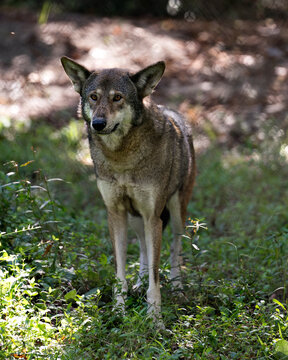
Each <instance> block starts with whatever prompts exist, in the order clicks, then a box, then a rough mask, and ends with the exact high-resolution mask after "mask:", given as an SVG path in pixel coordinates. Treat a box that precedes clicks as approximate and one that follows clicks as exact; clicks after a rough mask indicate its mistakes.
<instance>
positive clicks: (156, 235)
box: [144, 216, 162, 321]
mask: <svg viewBox="0 0 288 360" xmlns="http://www.w3.org/2000/svg"><path fill="white" fill-rule="evenodd" d="M144 229H145V242H146V248H147V257H148V274H149V288H148V291H147V302H148V306H149V308H148V313H149V314H151V315H152V317H153V318H155V319H156V320H159V321H161V320H160V318H161V314H160V312H161V294H160V283H159V264H160V251H161V240H162V221H161V219H160V218H157V217H155V216H153V217H150V218H149V219H144Z"/></svg>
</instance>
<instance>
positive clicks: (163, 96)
mask: <svg viewBox="0 0 288 360" xmlns="http://www.w3.org/2000/svg"><path fill="white" fill-rule="evenodd" d="M0 14H1V15H0V20H1V21H0V34H1V43H0V71H1V80H0V118H1V122H0V124H1V125H0V126H2V128H3V127H4V128H5V127H7V126H9V124H10V123H11V122H12V123H14V122H15V121H16V122H18V123H23V126H30V125H29V124H30V122H31V121H34V120H37V121H39V119H40V118H41V119H42V120H45V122H48V123H50V124H53V125H55V126H56V127H61V126H63V124H67V121H69V120H70V118H71V116H73V117H76V111H75V108H76V105H77V101H78V100H77V94H75V93H74V92H73V90H72V87H71V85H70V83H69V80H68V78H67V76H66V75H65V74H64V72H63V70H62V68H61V66H60V62H59V58H60V57H61V56H63V55H66V56H69V57H71V58H73V59H75V60H77V61H79V62H81V63H82V64H83V65H85V66H87V67H88V68H89V69H97V68H103V67H124V68H127V69H129V70H131V71H134V70H135V71H136V70H138V69H139V68H141V67H144V66H146V65H149V64H150V63H153V62H156V61H158V60H160V59H161V60H165V61H166V64H167V70H166V72H165V76H164V78H163V80H162V82H161V83H160V85H159V86H158V89H157V91H156V93H155V96H154V97H155V99H156V100H157V101H159V102H163V103H166V104H168V105H170V106H171V107H174V108H176V109H180V111H182V112H184V113H185V114H186V115H187V116H188V117H189V118H192V119H193V121H194V122H195V124H197V125H199V126H200V127H199V128H198V131H199V136H197V138H196V141H198V143H199V144H198V145H199V146H200V147H201V148H202V147H206V146H207V145H208V143H209V142H210V140H211V139H212V140H215V139H217V141H219V142H220V143H223V144H225V145H226V146H233V145H235V143H236V144H239V143H243V142H247V141H248V142H249V141H250V140H251V141H258V140H261V139H263V136H264V135H263V126H265V123H266V122H267V120H268V119H271V118H276V117H277V123H278V124H280V123H281V127H286V126H287V116H286V113H287V111H286V107H287V96H288V91H287V87H288V84H287V77H288V73H287V72H288V67H287V66H288V62H287V54H288V29H287V14H288V3H287V1H285V0H215V1H213V2H211V1H207V0H159V1H152V0H146V1H140V0H139V1H138V0H136V1H132V0H123V1H121V2H119V1H116V0H107V1H105V2H104V3H103V1H97V0H94V1H92V0H83V1H75V0H74V1H71V0H69V1H68V0H62V1H49V0H46V1H38V0H28V1H21V0H4V1H2V5H1V8H0ZM203 127H204V128H205V129H204V133H205V134H203ZM195 131H196V130H195Z"/></svg>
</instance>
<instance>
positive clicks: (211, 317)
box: [0, 120, 288, 360]
mask: <svg viewBox="0 0 288 360" xmlns="http://www.w3.org/2000/svg"><path fill="white" fill-rule="evenodd" d="M0 126H1V125H0ZM82 128H83V124H82V122H80V121H76V120H71V122H70V124H69V125H67V126H66V127H65V128H62V129H55V128H52V127H49V126H44V125H43V124H41V122H39V123H38V124H37V122H33V123H32V125H31V126H27V128H25V127H22V128H21V127H20V128H19V127H18V128H15V127H12V126H11V125H9V124H8V125H7V122H6V127H4V125H2V128H1V134H0V185H1V188H0V231H1V235H0V359H5V360H7V359H9V360H10V359H55V360H56V359H67V360H70V359H83V360H84V359H85V360H87V359H91V360H92V359H93V360H94V359H221V360H222V359H229V360H230V359H239V360H240V359H275V358H279V359H285V358H286V357H287V356H288V351H287V345H288V343H287V341H286V340H287V337H288V317H287V296H286V294H285V289H284V290H283V291H282V292H281V291H280V290H279V291H278V292H277V293H274V291H275V289H277V288H279V287H284V288H285V286H286V282H287V255H288V221H287V208H288V188H287V177H288V167H287V162H288V158H287V157H288V156H287V152H286V146H287V145H286V144H287V143H288V139H287V138H286V137H285V135H284V133H283V132H281V131H280V132H279V131H278V132H277V131H276V130H277V129H275V126H274V125H273V126H271V127H270V128H267V130H266V131H265V134H266V135H265V139H264V140H263V141H262V143H261V144H259V143H257V142H256V141H255V142H253V141H252V140H251V141H249V143H248V141H247V144H245V145H242V146H241V147H240V146H238V147H235V148H233V149H232V150H231V149H230V150H229V149H226V148H223V146H222V147H220V146H219V145H217V143H214V144H212V145H211V148H210V149H207V151H205V152H203V153H202V154H198V176H197V184H196V187H195V191H194V196H193V201H191V203H190V205H189V216H190V218H191V219H192V220H191V221H190V223H189V224H190V225H191V224H192V225H193V224H194V225H195V221H197V219H200V220H199V221H200V222H204V223H206V226H207V230H206V229H203V228H200V229H199V231H197V232H196V233H194V232H193V228H191V227H187V232H186V234H184V235H186V236H185V237H183V253H184V260H185V262H184V266H183V279H184V284H185V297H181V298H178V297H177V294H176V295H173V296H171V284H170V282H169V277H168V273H169V261H168V260H169V243H170V240H171V232H170V230H169V228H168V231H166V232H165V234H164V239H163V247H162V262H161V273H160V276H161V283H162V289H161V291H162V302H163V306H162V308H163V319H164V323H165V325H166V331H158V330H157V329H156V328H155V327H154V324H153V323H152V322H151V321H150V320H149V319H147V318H146V304H145V293H144V292H143V293H142V294H140V295H136V294H134V293H133V292H132V291H130V292H129V293H128V299H127V313H126V315H125V316H123V315H119V314H117V313H115V312H113V298H112V287H113V282H114V267H113V257H112V247H111V244H110V240H109V235H108V230H107V223H106V214H105V209H104V207H103V203H102V201H101V199H100V196H99V193H98V191H97V188H96V185H95V178H94V174H93V168H92V166H91V165H89V164H88V165H87V161H86V160H87V158H88V157H89V154H88V151H87V143H86V140H85V135H83V131H82ZM273 131H274V133H273ZM273 134H274V135H273ZM275 134H278V135H279V136H276V135H275ZM85 164H86V165H85ZM193 221H194V222H193ZM130 238H131V242H130V243H129V246H128V264H127V277H128V282H129V285H130V289H131V287H132V285H133V283H134V282H135V280H136V278H137V269H138V267H139V264H138V245H137V243H136V242H135V241H134V235H133V234H130ZM279 294H280V295H279ZM287 358H288V357H287Z"/></svg>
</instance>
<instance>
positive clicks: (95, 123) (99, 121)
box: [92, 118, 107, 131]
mask: <svg viewBox="0 0 288 360" xmlns="http://www.w3.org/2000/svg"><path fill="white" fill-rule="evenodd" d="M106 124H107V122H106V119H105V118H94V119H93V120H92V127H93V129H95V130H96V131H101V130H103V129H104V128H105V126H106Z"/></svg>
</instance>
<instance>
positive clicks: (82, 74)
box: [61, 56, 91, 94]
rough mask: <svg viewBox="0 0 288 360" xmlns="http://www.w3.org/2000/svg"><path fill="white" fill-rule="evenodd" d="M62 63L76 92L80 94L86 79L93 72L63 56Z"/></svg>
mask: <svg viewBox="0 0 288 360" xmlns="http://www.w3.org/2000/svg"><path fill="white" fill-rule="evenodd" d="M61 63H62V66H63V68H64V70H65V72H66V74H67V75H68V77H69V78H70V80H71V81H72V83H73V85H74V89H75V91H77V92H78V93H79V94H80V93H81V89H82V86H83V83H84V81H85V80H86V79H88V77H89V76H90V74H91V72H90V71H89V70H87V69H86V68H85V67H84V66H82V65H80V64H77V63H76V62H75V61H73V60H71V59H69V58H68V57H66V56H63V57H62V58H61Z"/></svg>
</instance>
